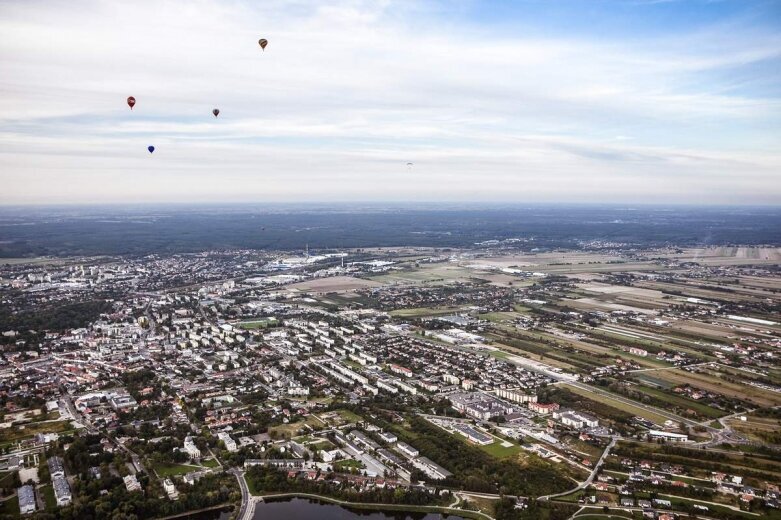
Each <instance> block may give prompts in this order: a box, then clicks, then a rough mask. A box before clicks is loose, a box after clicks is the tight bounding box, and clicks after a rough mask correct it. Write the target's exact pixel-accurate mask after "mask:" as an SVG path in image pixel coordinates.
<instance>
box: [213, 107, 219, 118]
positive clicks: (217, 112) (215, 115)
mask: <svg viewBox="0 0 781 520" xmlns="http://www.w3.org/2000/svg"><path fill="white" fill-rule="evenodd" d="M212 114H214V117H217V116H218V115H220V109H219V108H215V109H214V110H212Z"/></svg>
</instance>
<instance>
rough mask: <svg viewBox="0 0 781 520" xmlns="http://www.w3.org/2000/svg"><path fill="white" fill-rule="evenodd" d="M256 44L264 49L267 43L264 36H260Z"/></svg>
mask: <svg viewBox="0 0 781 520" xmlns="http://www.w3.org/2000/svg"><path fill="white" fill-rule="evenodd" d="M258 45H260V48H261V49H263V50H264V51H265V50H266V45H268V40H267V39H265V38H261V39H260V40H258Z"/></svg>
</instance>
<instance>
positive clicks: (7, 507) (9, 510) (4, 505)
mask: <svg viewBox="0 0 781 520" xmlns="http://www.w3.org/2000/svg"><path fill="white" fill-rule="evenodd" d="M0 515H11V516H16V517H19V499H18V498H17V497H15V496H13V497H11V498H9V499H8V500H4V501H2V502H0Z"/></svg>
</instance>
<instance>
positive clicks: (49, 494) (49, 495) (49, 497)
mask: <svg viewBox="0 0 781 520" xmlns="http://www.w3.org/2000/svg"><path fill="white" fill-rule="evenodd" d="M40 491H41V493H42V494H43V501H44V502H45V503H46V510H47V511H51V510H52V509H54V508H56V507H57V499H56V498H55V497H54V488H53V487H52V486H51V485H50V484H49V485H46V486H42V487H41V488H40Z"/></svg>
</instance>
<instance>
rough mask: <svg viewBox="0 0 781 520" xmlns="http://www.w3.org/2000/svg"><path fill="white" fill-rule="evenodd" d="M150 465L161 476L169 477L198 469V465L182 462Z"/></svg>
mask: <svg viewBox="0 0 781 520" xmlns="http://www.w3.org/2000/svg"><path fill="white" fill-rule="evenodd" d="M152 467H153V469H154V470H155V472H157V474H158V475H160V477H161V478H166V477H171V476H174V475H184V474H185V473H190V472H191V471H198V469H199V468H198V466H189V465H184V464H155V465H153V466H152Z"/></svg>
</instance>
